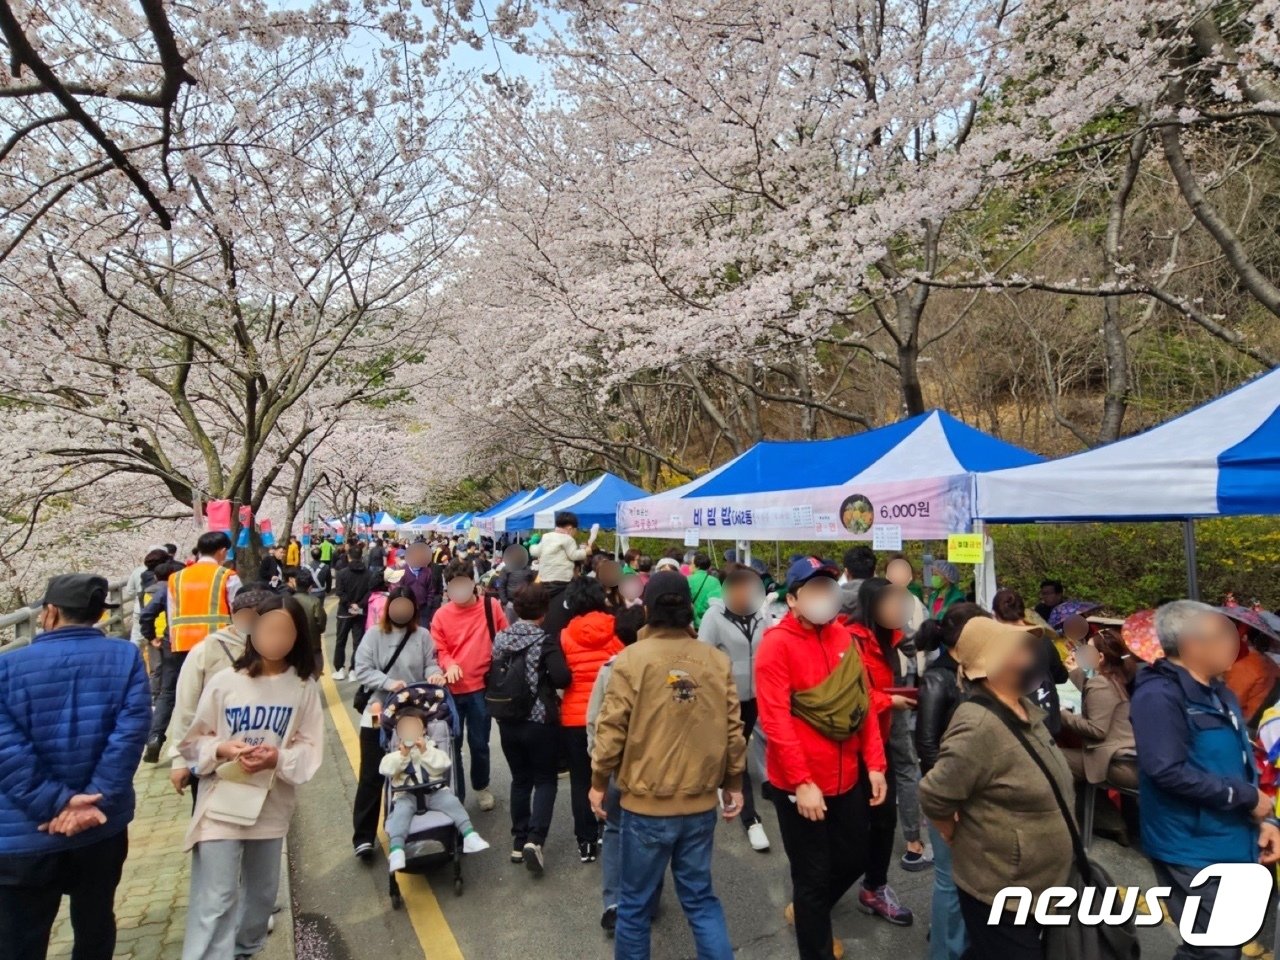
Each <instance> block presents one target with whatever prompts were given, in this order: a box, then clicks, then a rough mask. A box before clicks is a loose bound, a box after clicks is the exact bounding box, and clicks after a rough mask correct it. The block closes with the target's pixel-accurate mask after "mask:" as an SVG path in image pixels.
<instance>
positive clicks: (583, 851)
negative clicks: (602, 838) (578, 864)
mask: <svg viewBox="0 0 1280 960" xmlns="http://www.w3.org/2000/svg"><path fill="white" fill-rule="evenodd" d="M599 856H600V844H598V843H594V842H592V841H590V840H579V841H578V859H579V860H580V861H582V862H583V863H595V862H596V860H597V859H598V858H599Z"/></svg>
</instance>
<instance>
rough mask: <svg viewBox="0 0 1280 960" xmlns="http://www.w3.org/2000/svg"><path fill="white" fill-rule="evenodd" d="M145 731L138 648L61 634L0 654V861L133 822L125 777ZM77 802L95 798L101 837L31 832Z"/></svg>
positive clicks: (69, 630)
mask: <svg viewBox="0 0 1280 960" xmlns="http://www.w3.org/2000/svg"><path fill="white" fill-rule="evenodd" d="M150 726H151V692H150V686H149V684H148V682H147V672H146V669H145V668H144V667H143V665H142V657H141V656H140V655H139V653H138V648H137V647H135V646H134V645H133V644H132V643H130V642H129V641H128V640H117V639H113V638H110V637H107V636H104V635H103V633H102V631H101V630H99V629H97V628H96V627H61V628H59V629H57V630H50V631H49V632H48V633H42V634H40V635H39V636H38V637H36V638H35V640H34V641H32V643H31V645H30V646H27V647H23V648H20V649H18V650H14V651H12V652H9V653H3V654H0V856H11V855H15V854H39V853H53V852H57V851H58V850H65V849H69V848H71V847H79V846H84V845H86V844H90V843H95V842H97V841H99V840H103V839H105V838H107V837H110V836H112V835H114V834H117V833H119V832H120V831H121V830H124V829H125V828H126V827H127V826H128V825H129V822H130V821H131V820H132V819H133V805H134V796H133V775H134V772H135V771H136V770H137V769H138V763H139V761H140V760H141V759H142V747H143V744H144V743H145V742H146V739H147V730H148V728H149V727H150ZM77 793H89V794H93V793H100V794H102V801H101V802H100V803H99V805H98V809H99V810H101V811H102V812H103V813H105V814H106V815H107V822H106V823H105V824H103V825H102V826H100V827H94V828H92V829H90V830H85V831H84V832H83V833H79V834H77V835H76V836H74V837H63V836H50V835H48V834H45V833H41V832H40V831H39V830H38V829H37V827H38V826H39V825H40V824H42V823H46V822H47V821H49V820H52V819H53V818H54V816H56V815H57V813H58V811H60V810H61V809H62V808H63V807H64V806H66V804H67V801H68V800H70V799H71V797H72V796H74V795H75V794H77Z"/></svg>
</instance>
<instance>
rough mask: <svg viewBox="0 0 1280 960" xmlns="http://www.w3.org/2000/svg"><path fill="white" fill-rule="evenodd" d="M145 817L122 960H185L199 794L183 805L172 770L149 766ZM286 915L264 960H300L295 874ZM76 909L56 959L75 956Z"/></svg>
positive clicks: (132, 831) (61, 928) (129, 887)
mask: <svg viewBox="0 0 1280 960" xmlns="http://www.w3.org/2000/svg"><path fill="white" fill-rule="evenodd" d="M133 783H134V787H135V788H136V789H137V792H138V807H137V814H136V815H135V817H134V820H133V823H132V824H131V825H130V827H129V859H128V860H126V861H125V864H124V876H123V877H122V878H121V880H120V886H119V887H118V888H117V889H116V925H117V929H118V936H117V941H116V952H115V958H116V960H179V958H180V957H181V956H182V936H183V932H184V929H185V926H186V917H187V886H188V884H189V882H190V865H191V858H190V856H189V855H188V854H186V853H183V851H182V837H183V835H184V834H185V833H186V830H187V823H188V821H189V820H190V818H191V794H190V792H188V793H186V794H185V795H184V796H181V797H179V796H178V795H177V794H175V793H174V792H173V787H172V786H171V785H170V783H169V766H168V764H158V765H152V764H149V763H144V764H142V765H141V766H140V767H139V768H138V772H137V774H136V775H135V776H134V778H133ZM280 900H281V902H282V903H283V904H284V906H285V909H284V910H282V911H281V912H280V913H278V914H277V915H276V930H275V932H274V933H273V934H272V935H271V936H270V938H268V940H267V947H266V949H265V950H263V951H262V953H260V954H259V955H258V956H259V958H261V960H273V958H274V960H283V958H286V957H292V956H293V930H292V926H293V920H292V916H293V914H292V910H291V909H290V904H289V883H288V874H287V871H286V872H285V873H283V874H282V876H281V879H280ZM67 907H68V901H67V900H66V899H65V898H64V899H63V901H62V910H61V912H60V913H59V914H58V920H57V922H56V923H55V924H54V927H53V937H52V939H51V941H50V944H49V957H50V958H51V960H54V958H69V957H70V956H71V921H70V919H69V917H68V915H67Z"/></svg>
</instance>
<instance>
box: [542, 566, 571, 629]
mask: <svg viewBox="0 0 1280 960" xmlns="http://www.w3.org/2000/svg"><path fill="white" fill-rule="evenodd" d="M542 585H543V586H544V587H545V588H546V590H547V601H548V603H547V615H546V616H545V617H543V618H542V629H543V630H545V631H546V633H547V636H548V637H550V638H551V639H552V640H554V641H555V642H556V643H559V642H560V631H561V630H563V629H564V628H565V625H566V624H568V622H569V611H568V610H566V609H565V608H564V590H565V587H567V586H569V584H567V583H562V582H559V581H556V582H554V583H543V584H542Z"/></svg>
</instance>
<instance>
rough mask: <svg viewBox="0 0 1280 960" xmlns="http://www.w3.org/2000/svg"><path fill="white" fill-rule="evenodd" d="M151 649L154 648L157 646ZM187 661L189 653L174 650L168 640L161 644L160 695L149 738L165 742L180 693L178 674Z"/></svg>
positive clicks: (157, 699) (152, 718)
mask: <svg viewBox="0 0 1280 960" xmlns="http://www.w3.org/2000/svg"><path fill="white" fill-rule="evenodd" d="M151 649H152V650H154V649H155V647H152V648H151ZM186 662H187V655H186V654H185V653H174V652H172V651H171V650H170V649H169V642H168V641H167V640H166V641H165V642H164V643H163V644H162V645H161V647H160V696H158V697H156V712H155V713H154V714H152V715H151V735H150V736H149V737H148V739H149V740H158V741H159V742H161V743H164V732H165V731H166V730H168V729H169V720H170V719H171V718H172V717H173V702H174V700H176V699H177V695H178V674H179V673H181V672H182V665H183V664H184V663H186Z"/></svg>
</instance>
